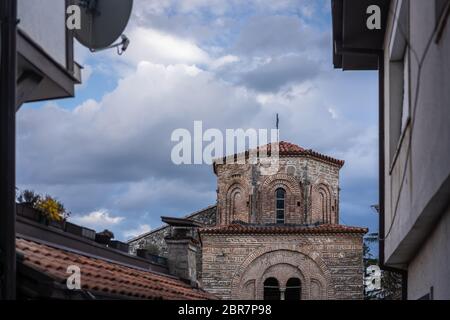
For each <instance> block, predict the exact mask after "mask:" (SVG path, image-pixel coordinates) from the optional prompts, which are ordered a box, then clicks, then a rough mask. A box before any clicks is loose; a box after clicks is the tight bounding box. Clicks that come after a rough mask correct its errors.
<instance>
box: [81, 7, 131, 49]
mask: <svg viewBox="0 0 450 320" xmlns="http://www.w3.org/2000/svg"><path fill="white" fill-rule="evenodd" d="M76 4H77V5H78V6H80V8H81V29H78V30H75V38H76V39H77V40H78V41H79V42H80V43H81V44H82V45H83V46H85V47H88V48H89V49H91V51H98V50H102V49H107V48H110V47H118V46H120V45H123V47H125V49H126V47H127V46H128V43H129V40H128V38H127V37H125V36H122V42H121V43H120V44H118V45H113V44H114V41H116V40H117V39H118V38H119V37H120V36H121V35H122V32H123V31H124V30H125V28H126V26H127V24H128V21H129V20H130V16H131V10H132V8H133V0H76ZM122 51H125V50H124V49H122Z"/></svg>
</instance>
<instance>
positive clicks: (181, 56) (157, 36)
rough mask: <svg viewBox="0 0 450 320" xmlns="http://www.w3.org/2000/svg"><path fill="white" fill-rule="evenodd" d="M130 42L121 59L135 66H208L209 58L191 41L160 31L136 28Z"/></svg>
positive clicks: (131, 34)
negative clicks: (144, 63)
mask: <svg viewBox="0 0 450 320" xmlns="http://www.w3.org/2000/svg"><path fill="white" fill-rule="evenodd" d="M129 37H130V39H132V42H131V44H130V46H129V48H128V50H127V52H126V54H125V55H123V56H122V57H123V58H125V59H126V60H128V61H130V62H131V63H133V64H135V65H137V64H139V63H140V62H142V61H148V62H152V63H155V64H164V65H170V64H187V65H193V64H208V63H209V62H210V57H209V55H208V53H207V52H205V51H204V50H202V49H201V48H200V47H199V46H197V45H196V44H195V43H194V42H193V41H190V40H188V39H182V38H179V37H177V36H176V35H173V34H169V33H165V32H162V31H158V30H154V29H150V28H144V27H137V28H135V29H134V30H132V31H131V33H130V35H129Z"/></svg>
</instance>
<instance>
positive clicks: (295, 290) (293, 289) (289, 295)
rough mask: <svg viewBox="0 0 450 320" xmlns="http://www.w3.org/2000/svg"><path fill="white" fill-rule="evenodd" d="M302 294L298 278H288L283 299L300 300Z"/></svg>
mask: <svg viewBox="0 0 450 320" xmlns="http://www.w3.org/2000/svg"><path fill="white" fill-rule="evenodd" d="M301 296H302V287H301V282H300V279H298V278H290V279H289V280H288V281H287V283H286V292H285V295H284V297H285V300H300V298H301Z"/></svg>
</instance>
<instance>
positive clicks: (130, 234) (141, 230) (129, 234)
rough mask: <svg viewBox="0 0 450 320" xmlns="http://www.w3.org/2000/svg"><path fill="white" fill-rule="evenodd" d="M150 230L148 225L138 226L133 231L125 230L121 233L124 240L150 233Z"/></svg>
mask: <svg viewBox="0 0 450 320" xmlns="http://www.w3.org/2000/svg"><path fill="white" fill-rule="evenodd" d="M150 231H151V228H150V226H149V225H148V224H141V225H140V226H138V227H137V228H135V229H129V230H125V231H124V232H123V236H124V238H125V239H132V238H135V237H137V236H139V235H141V234H144V233H147V232H150Z"/></svg>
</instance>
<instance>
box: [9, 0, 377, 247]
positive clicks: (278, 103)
mask: <svg viewBox="0 0 450 320" xmlns="http://www.w3.org/2000/svg"><path fill="white" fill-rule="evenodd" d="M126 34H127V36H128V37H129V38H130V39H131V45H130V47H129V49H128V51H127V52H126V53H125V54H124V55H122V56H118V55H116V54H115V51H114V50H111V51H108V52H102V53H96V54H92V53H90V52H89V51H87V50H85V49H83V48H81V46H77V52H76V53H77V55H76V57H77V61H78V62H80V63H81V64H82V65H83V66H84V72H83V77H84V79H83V84H82V85H80V86H78V88H77V91H76V98H74V99H67V100H60V101H53V102H48V103H38V104H30V105H27V106H25V107H23V108H22V109H21V111H20V112H19V114H18V129H17V130H18V142H17V143H18V146H17V149H18V151H17V157H18V159H17V161H18V168H17V172H18V173H17V175H18V176H17V179H18V186H19V188H20V189H33V190H35V191H37V192H39V193H48V194H51V195H53V196H55V197H57V198H58V199H60V200H61V201H62V202H63V203H64V204H65V205H66V207H67V208H68V209H70V211H72V220H73V221H75V222H77V223H81V224H83V225H86V226H90V227H93V228H95V229H97V230H100V229H104V228H108V229H110V230H113V231H114V232H115V234H116V238H119V239H123V240H125V239H128V238H130V237H132V236H135V235H137V234H140V233H142V232H146V231H148V230H150V229H151V228H156V227H158V226H159V225H160V216H161V215H165V216H168V215H169V216H183V215H186V214H189V213H191V212H193V211H197V210H198V209H201V208H204V207H207V206H209V205H211V204H214V203H215V190H216V185H215V183H216V182H215V176H214V174H213V171H212V168H211V167H209V166H207V165H197V166H194V165H182V166H175V165H174V164H172V162H171V158H170V156H171V150H172V148H173V146H174V145H175V143H173V142H171V134H172V132H173V131H174V130H175V129H178V128H185V129H188V130H190V131H193V125H194V121H196V120H201V121H203V126H204V128H205V129H208V128H218V129H221V130H225V129H226V128H231V129H234V128H244V129H248V128H256V129H259V128H273V127H274V126H275V115H276V113H279V114H280V129H281V139H282V140H286V141H290V142H293V143H296V144H299V145H301V146H303V147H305V148H308V149H309V148H312V149H315V150H316V151H319V152H321V153H325V154H328V155H330V156H334V157H337V158H339V159H344V160H346V165H345V167H344V168H343V170H342V171H341V173H342V174H341V189H342V190H341V218H342V219H341V223H344V224H348V225H362V226H368V227H370V228H371V230H372V231H375V230H376V228H377V216H376V214H375V213H374V212H373V210H372V209H371V208H370V206H371V205H372V204H376V203H377V75H376V73H374V72H349V73H347V72H346V73H344V72H342V71H339V70H333V66H332V62H331V52H332V49H331V13H330V1H329V0H309V1H308V0H277V1H273V0H248V1H242V0H152V1H148V0H135V5H134V12H133V15H132V18H131V21H130V24H129V26H128V29H127V30H126Z"/></svg>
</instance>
